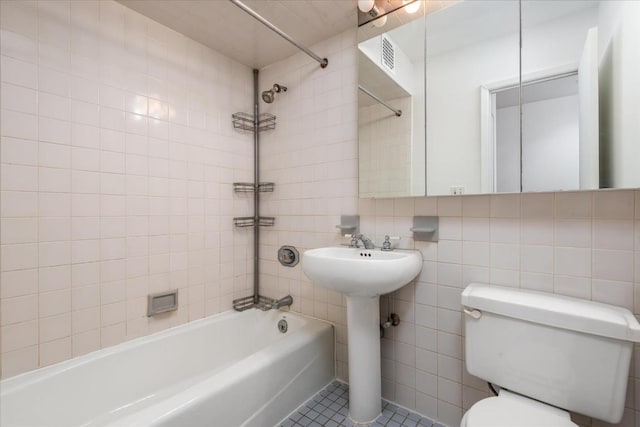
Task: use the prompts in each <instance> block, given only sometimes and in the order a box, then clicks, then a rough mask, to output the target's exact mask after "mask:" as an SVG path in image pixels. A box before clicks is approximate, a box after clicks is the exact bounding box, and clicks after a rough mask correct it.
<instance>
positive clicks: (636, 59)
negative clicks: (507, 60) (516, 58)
mask: <svg viewBox="0 0 640 427" xmlns="http://www.w3.org/2000/svg"><path fill="white" fill-rule="evenodd" d="M639 22H640V3H639V2H637V1H633V0H632V1H620V0H613V1H612V0H602V1H591V0H589V1H587V0H581V1H566V0H563V1H555V2H547V1H544V0H526V1H523V2H522V84H523V89H522V92H523V97H522V143H521V146H522V169H521V186H522V191H550V190H553V191H557V190H588V189H596V188H630V187H640V169H639V168H638V163H639V161H640V123H639V119H640V84H639V83H638V76H639V75H640V27H639V25H638V23H639ZM496 146H498V144H496ZM497 191H502V190H501V189H500V186H498V187H497ZM507 191H508V190H507Z"/></svg>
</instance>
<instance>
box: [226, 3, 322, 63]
mask: <svg viewBox="0 0 640 427" xmlns="http://www.w3.org/2000/svg"><path fill="white" fill-rule="evenodd" d="M229 1H230V2H231V3H233V4H235V5H236V6H238V7H239V8H240V9H242V10H244V11H245V12H246V13H248V14H249V15H251V16H253V17H254V18H255V19H257V20H258V21H260V22H261V23H262V24H264V26H266V27H267V28H269V29H270V30H271V31H273V32H274V33H276V34H278V35H279V36H281V37H282V38H284V39H285V40H287V41H288V42H289V43H291V44H292V45H294V46H295V47H297V48H298V49H300V50H301V51H303V52H304V53H306V54H307V55H309V56H310V57H312V58H313V59H315V60H316V61H318V62H319V63H320V67H322V68H326V67H327V65H329V60H328V59H327V58H321V57H319V56H318V55H316V54H315V53H313V52H312V51H311V50H309V49H308V48H306V47H305V46H303V45H301V44H300V43H298V42H297V41H295V40H293V39H292V38H291V37H289V35H288V34H287V33H285V32H284V31H282V30H281V29H279V28H278V27H276V26H275V25H273V24H272V23H271V22H269V21H267V20H266V19H264V18H263V17H262V16H260V14H258V12H256V11H255V10H253V9H251V8H250V7H249V6H247V5H246V4H244V3H242V2H241V1H240V0H229Z"/></svg>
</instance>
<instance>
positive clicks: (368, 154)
mask: <svg viewBox="0 0 640 427" xmlns="http://www.w3.org/2000/svg"><path fill="white" fill-rule="evenodd" d="M416 5H419V6H420V7H419V8H418V9H417V10H413V9H409V8H407V7H402V5H401V4H400V8H399V9H396V10H395V11H393V12H391V13H387V14H385V15H382V14H381V17H379V18H378V19H376V20H374V21H372V22H369V23H365V24H363V25H361V26H360V27H359V29H358V67H359V68H358V70H359V71H358V159H359V192H360V197H369V198H372V197H376V198H379V197H407V196H424V195H425V166H426V163H425V133H424V130H425V98H424V95H425V89H424V88H425V86H424V83H425V78H424V70H425V61H424V57H425V55H424V30H425V21H424V13H425V7H424V5H425V3H424V2H415V3H414V6H416Z"/></svg>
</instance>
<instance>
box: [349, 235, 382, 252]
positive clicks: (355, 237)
mask: <svg viewBox="0 0 640 427" xmlns="http://www.w3.org/2000/svg"><path fill="white" fill-rule="evenodd" d="M358 240H359V241H361V242H362V244H363V245H364V248H365V249H374V248H375V247H376V245H374V244H373V242H372V241H371V239H370V238H368V237H367V236H365V235H364V234H352V235H351V244H349V247H350V248H357V247H358Z"/></svg>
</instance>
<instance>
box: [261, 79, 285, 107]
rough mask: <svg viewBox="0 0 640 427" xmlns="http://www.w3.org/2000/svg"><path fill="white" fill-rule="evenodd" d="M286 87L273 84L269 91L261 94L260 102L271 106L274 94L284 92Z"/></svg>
mask: <svg viewBox="0 0 640 427" xmlns="http://www.w3.org/2000/svg"><path fill="white" fill-rule="evenodd" d="M286 91H287V87H286V86H281V85H279V84H278V83H276V84H274V85H273V87H272V88H271V89H269V90H265V91H264V92H262V100H263V101H264V102H266V103H267V104H271V103H272V102H273V100H274V99H275V97H276V93H280V92H286Z"/></svg>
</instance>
